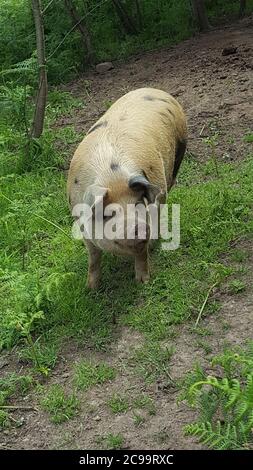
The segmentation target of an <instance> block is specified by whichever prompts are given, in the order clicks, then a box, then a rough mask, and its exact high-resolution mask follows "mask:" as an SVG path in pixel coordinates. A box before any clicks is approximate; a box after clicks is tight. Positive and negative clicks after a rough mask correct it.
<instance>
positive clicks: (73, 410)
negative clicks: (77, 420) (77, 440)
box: [41, 385, 79, 424]
mask: <svg viewBox="0 0 253 470" xmlns="http://www.w3.org/2000/svg"><path fill="white" fill-rule="evenodd" d="M41 406H42V408H43V409H44V410H45V411H47V412H48V413H49V414H50V418H51V421H52V422H53V423H55V424H60V423H63V422H64V421H67V420H69V419H71V418H73V417H74V416H76V414H77V411H78V408H79V400H78V399H77V397H76V396H75V395H74V394H72V395H67V394H66V393H65V392H64V390H63V388H62V387H61V386H60V385H52V386H51V388H50V389H49V390H48V392H47V394H46V396H45V397H43V398H42V400H41Z"/></svg>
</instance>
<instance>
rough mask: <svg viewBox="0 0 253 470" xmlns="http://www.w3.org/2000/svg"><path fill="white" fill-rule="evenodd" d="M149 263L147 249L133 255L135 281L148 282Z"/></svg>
mask: <svg viewBox="0 0 253 470" xmlns="http://www.w3.org/2000/svg"><path fill="white" fill-rule="evenodd" d="M149 278H150V275H149V263H148V250H147V251H145V252H144V253H142V254H140V255H137V256H136V257H135V279H136V281H137V282H148V281H149Z"/></svg>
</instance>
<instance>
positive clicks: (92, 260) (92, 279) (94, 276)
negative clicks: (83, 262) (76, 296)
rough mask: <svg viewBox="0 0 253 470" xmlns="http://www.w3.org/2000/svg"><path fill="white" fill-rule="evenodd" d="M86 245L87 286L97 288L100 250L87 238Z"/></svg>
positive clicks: (99, 271)
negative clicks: (87, 264)
mask: <svg viewBox="0 0 253 470" xmlns="http://www.w3.org/2000/svg"><path fill="white" fill-rule="evenodd" d="M86 246H87V248H88V253H89V268H88V279H87V287H89V289H97V288H98V286H99V281H100V277H101V250H100V249H99V248H97V247H96V246H95V245H93V243H91V242H90V241H88V240H86Z"/></svg>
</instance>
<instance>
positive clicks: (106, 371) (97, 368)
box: [74, 361, 116, 390]
mask: <svg viewBox="0 0 253 470" xmlns="http://www.w3.org/2000/svg"><path fill="white" fill-rule="evenodd" d="M115 376H116V371H115V369H113V367H110V366H109V365H108V364H103V363H100V364H92V363H91V362H88V361H81V362H79V363H78V364H76V365H75V377H74V382H75V385H76V387H77V388H78V389H80V390H87V389H88V388H89V387H92V386H93V385H97V384H103V383H104V382H107V381H109V380H113V379H114V378H115Z"/></svg>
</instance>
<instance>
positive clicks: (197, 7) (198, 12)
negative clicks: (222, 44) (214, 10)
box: [191, 0, 210, 31]
mask: <svg viewBox="0 0 253 470" xmlns="http://www.w3.org/2000/svg"><path fill="white" fill-rule="evenodd" d="M191 3H192V8H193V13H194V16H195V18H196V21H197V24H198V27H199V29H200V31H208V30H209V29H210V24H209V21H208V17H207V12H206V7H205V3H204V0H191Z"/></svg>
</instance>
